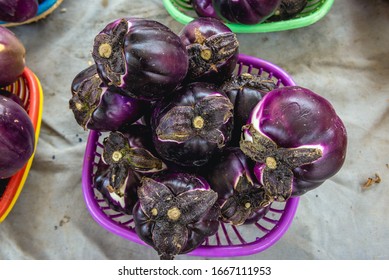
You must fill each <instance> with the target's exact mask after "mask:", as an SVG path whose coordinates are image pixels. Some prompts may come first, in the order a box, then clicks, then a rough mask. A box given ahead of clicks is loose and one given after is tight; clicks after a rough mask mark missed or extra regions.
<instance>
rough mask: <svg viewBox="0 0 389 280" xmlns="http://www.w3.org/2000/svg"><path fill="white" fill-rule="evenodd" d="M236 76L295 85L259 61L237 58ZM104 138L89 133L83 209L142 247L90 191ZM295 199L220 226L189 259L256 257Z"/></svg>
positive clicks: (289, 216) (127, 224)
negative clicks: (252, 218) (244, 221)
mask: <svg viewBox="0 0 389 280" xmlns="http://www.w3.org/2000/svg"><path fill="white" fill-rule="evenodd" d="M236 73H237V74H241V73H252V74H256V75H260V76H262V77H266V78H268V79H273V80H274V81H275V83H276V84H277V86H278V87H282V86H292V85H295V83H294V81H293V79H292V78H291V77H290V76H289V75H288V74H287V73H286V72H285V71H284V70H283V69H281V68H280V67H278V66H276V65H274V64H272V63H270V62H268V61H266V60H263V59H260V58H255V57H251V56H247V55H244V54H241V55H240V56H239V63H238V64H237V66H236ZM104 137H105V134H102V133H99V132H96V131H90V133H89V137H88V142H87V147H86V151H85V156H84V163H83V173H82V189H83V194H84V199H85V202H86V206H87V209H88V210H89V212H90V213H91V215H92V217H93V218H94V219H95V221H96V222H97V223H99V224H100V225H101V226H102V227H103V228H105V229H106V230H108V231H110V232H112V233H114V234H116V235H119V236H121V237H123V238H126V239H128V240H130V241H132V242H136V243H138V244H143V245H146V244H145V243H144V242H143V241H142V240H140V239H139V237H138V236H137V235H136V233H135V230H134V220H133V218H132V216H131V215H125V214H122V213H119V212H116V211H114V210H112V209H110V208H109V206H108V205H107V203H106V202H105V200H104V199H103V198H102V196H101V194H100V193H99V192H98V191H97V190H96V189H95V188H94V186H93V181H94V174H95V172H96V169H97V163H98V162H99V160H100V158H101V154H102V151H103V145H102V141H103V139H104ZM298 202H299V198H291V199H289V200H288V201H287V202H286V203H278V202H273V203H272V205H271V207H270V210H269V212H268V213H267V214H266V216H265V217H264V218H262V219H261V220H259V221H258V222H257V223H254V224H251V225H242V226H232V225H230V224H226V223H221V226H220V228H219V231H218V232H217V233H216V234H215V235H213V236H211V237H209V238H208V239H206V240H205V242H204V243H203V244H202V245H201V246H200V247H198V248H196V249H195V250H194V251H192V252H190V253H189V254H190V255H196V256H203V257H234V256H244V255H251V254H255V253H259V252H261V251H263V250H265V249H267V248H268V247H270V246H272V245H273V244H274V243H276V242H277V241H278V240H279V239H280V238H281V237H282V236H283V235H284V233H285V232H286V231H287V229H288V228H289V226H290V224H291V222H292V220H293V218H294V215H295V212H296V210H297V206H298ZM146 246H148V245H146Z"/></svg>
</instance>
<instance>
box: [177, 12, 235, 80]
mask: <svg viewBox="0 0 389 280" xmlns="http://www.w3.org/2000/svg"><path fill="white" fill-rule="evenodd" d="M179 36H180V39H181V41H182V43H183V44H184V45H185V46H186V49H187V51H188V56H189V69H188V74H187V77H186V82H194V81H203V82H210V83H214V84H218V83H221V82H222V81H224V80H226V79H228V78H230V76H231V74H232V72H233V71H234V69H235V66H236V63H237V61H238V54H239V42H238V40H237V37H236V35H235V34H234V33H233V32H232V31H231V29H229V28H228V27H227V26H226V25H225V24H224V23H222V22H221V21H220V20H218V19H215V18H204V17H202V18H196V19H194V20H192V21H191V22H189V23H188V24H187V25H185V26H184V28H183V29H182V30H181V31H180V33H179Z"/></svg>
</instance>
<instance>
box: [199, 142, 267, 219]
mask: <svg viewBox="0 0 389 280" xmlns="http://www.w3.org/2000/svg"><path fill="white" fill-rule="evenodd" d="M253 166H254V163H253V162H252V161H251V160H250V159H249V158H247V157H246V155H245V154H244V153H243V152H242V151H241V150H240V149H239V148H238V147H231V148H226V149H224V150H223V151H222V153H221V154H218V155H217V156H215V157H214V158H213V159H212V160H211V162H210V163H209V164H208V165H207V168H206V170H207V172H206V175H205V179H206V180H207V182H208V183H209V185H210V186H211V189H213V190H214V191H216V192H217V194H218V203H219V204H220V207H221V218H222V220H223V221H224V222H227V223H231V224H233V225H242V224H247V223H254V222H257V221H258V220H259V219H261V218H262V217H263V216H264V215H266V213H267V212H268V210H269V206H270V202H271V198H270V197H268V195H267V193H266V192H265V189H264V188H263V187H262V186H261V185H260V184H259V183H258V181H257V180H256V178H255V176H254V174H253Z"/></svg>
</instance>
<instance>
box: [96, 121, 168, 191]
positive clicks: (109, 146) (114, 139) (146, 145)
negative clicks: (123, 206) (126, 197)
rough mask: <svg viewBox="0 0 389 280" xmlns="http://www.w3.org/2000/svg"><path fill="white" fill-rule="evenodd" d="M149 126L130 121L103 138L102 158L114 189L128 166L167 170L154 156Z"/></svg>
mask: <svg viewBox="0 0 389 280" xmlns="http://www.w3.org/2000/svg"><path fill="white" fill-rule="evenodd" d="M156 154H157V153H156V152H155V150H154V148H153V144H152V140H151V131H150V128H149V127H148V126H145V125H142V124H133V125H130V126H128V127H125V129H123V130H122V131H114V132H110V133H109V135H108V136H107V137H105V138H104V140H103V154H102V160H103V162H104V163H105V164H107V165H108V166H109V183H110V185H111V186H112V187H113V188H114V189H115V190H117V189H119V188H120V186H122V185H123V184H124V181H125V180H126V178H127V176H128V169H129V168H131V169H132V170H134V171H136V172H140V173H149V174H150V173H155V172H160V171H162V170H165V169H166V164H165V163H164V162H163V161H162V160H161V159H159V158H158V157H157V156H156Z"/></svg>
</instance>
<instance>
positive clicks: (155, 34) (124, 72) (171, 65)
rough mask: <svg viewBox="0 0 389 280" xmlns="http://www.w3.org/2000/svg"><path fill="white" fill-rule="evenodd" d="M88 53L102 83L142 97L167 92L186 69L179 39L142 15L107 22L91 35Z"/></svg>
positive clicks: (149, 97) (162, 94) (146, 97)
mask: <svg viewBox="0 0 389 280" xmlns="http://www.w3.org/2000/svg"><path fill="white" fill-rule="evenodd" d="M92 55H93V58H94V61H95V63H96V65H97V71H98V74H99V75H100V77H101V79H102V80H103V82H104V83H105V84H106V85H108V86H110V87H111V86H112V87H115V88H118V89H120V90H121V91H122V92H123V94H125V95H128V96H130V97H134V98H138V99H142V100H148V101H152V100H158V99H161V98H162V97H164V96H165V95H168V94H170V93H171V92H172V91H173V90H174V89H175V88H177V86H178V85H180V83H181V81H182V80H183V79H184V78H185V76H186V73H187V71H188V55H187V52H186V49H185V47H184V46H183V45H182V43H181V41H180V38H179V37H178V36H177V35H176V34H175V33H173V31H171V30H170V29H169V28H168V27H167V26H165V25H163V24H161V23H159V22H157V21H153V20H147V19H142V18H121V19H117V20H115V21H113V22H111V23H109V24H108V25H107V26H106V27H105V28H104V29H103V30H102V31H101V32H100V33H99V34H98V35H97V36H96V37H95V39H94V46H93V52H92Z"/></svg>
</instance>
